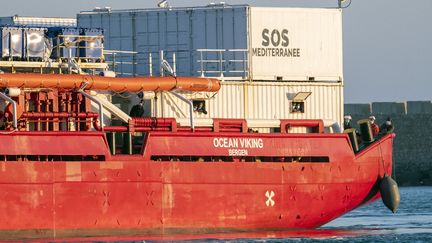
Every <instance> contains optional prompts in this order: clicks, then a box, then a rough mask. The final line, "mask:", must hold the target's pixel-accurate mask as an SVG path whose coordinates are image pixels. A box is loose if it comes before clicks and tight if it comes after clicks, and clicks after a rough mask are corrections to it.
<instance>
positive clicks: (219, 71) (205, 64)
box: [104, 49, 249, 79]
mask: <svg viewBox="0 0 432 243" xmlns="http://www.w3.org/2000/svg"><path fill="white" fill-rule="evenodd" d="M248 54H249V53H248V50H246V49H196V50H192V51H190V50H160V51H148V52H134V51H114V50H104V55H105V56H106V63H108V64H109V65H110V67H111V70H113V71H115V72H116V73H119V74H122V75H130V76H136V75H145V76H147V75H148V76H154V75H163V70H162V69H161V65H160V64H161V62H162V60H166V61H168V63H169V64H171V66H172V68H173V71H174V74H175V75H176V74H179V75H187V76H201V77H220V78H223V77H240V78H245V79H246V78H247V77H248V76H249V60H248ZM185 63H186V65H184V64H185Z"/></svg>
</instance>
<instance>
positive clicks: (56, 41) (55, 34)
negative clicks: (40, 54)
mask: <svg viewBox="0 0 432 243" xmlns="http://www.w3.org/2000/svg"><path fill="white" fill-rule="evenodd" d="M79 35H80V29H79V28H69V27H68V28H63V27H52V28H49V29H48V33H47V36H48V37H49V38H51V39H52V42H53V47H54V48H53V51H52V54H51V58H53V59H61V58H67V57H69V52H70V57H72V58H75V57H78V52H77V50H78V45H79V43H78V42H77V41H78V37H79ZM66 46H67V47H68V48H66ZM69 49H70V50H69Z"/></svg>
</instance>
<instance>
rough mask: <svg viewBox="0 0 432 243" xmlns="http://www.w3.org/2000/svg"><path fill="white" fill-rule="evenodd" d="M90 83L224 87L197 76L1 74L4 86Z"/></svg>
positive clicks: (109, 87) (114, 87)
mask: <svg viewBox="0 0 432 243" xmlns="http://www.w3.org/2000/svg"><path fill="white" fill-rule="evenodd" d="M83 83H87V86H86V88H85V89H86V90H106V91H114V92H126V91H129V92H139V91H171V90H182V91H194V92H200V91H208V92H216V91H218V90H219V89H220V82H219V80H217V79H213V78H195V77H121V78H110V77H102V76H89V75H73V74H35V73H4V74H0V88H7V87H16V88H63V89H77V88H80V87H81V85H82V84H83Z"/></svg>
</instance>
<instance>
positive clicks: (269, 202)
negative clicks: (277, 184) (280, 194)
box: [265, 191, 275, 207]
mask: <svg viewBox="0 0 432 243" xmlns="http://www.w3.org/2000/svg"><path fill="white" fill-rule="evenodd" d="M265 196H266V197H267V201H266V205H267V207H270V206H272V207H273V206H274V205H275V201H274V200H273V197H274V196H275V193H274V191H266V193H265Z"/></svg>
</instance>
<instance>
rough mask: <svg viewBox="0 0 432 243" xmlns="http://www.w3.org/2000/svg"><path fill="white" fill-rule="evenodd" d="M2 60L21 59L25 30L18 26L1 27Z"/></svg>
mask: <svg viewBox="0 0 432 243" xmlns="http://www.w3.org/2000/svg"><path fill="white" fill-rule="evenodd" d="M0 29H1V33H2V35H1V37H2V40H1V50H2V60H21V59H22V57H23V30H22V28H18V27H0Z"/></svg>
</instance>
